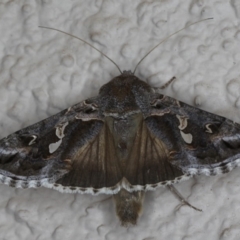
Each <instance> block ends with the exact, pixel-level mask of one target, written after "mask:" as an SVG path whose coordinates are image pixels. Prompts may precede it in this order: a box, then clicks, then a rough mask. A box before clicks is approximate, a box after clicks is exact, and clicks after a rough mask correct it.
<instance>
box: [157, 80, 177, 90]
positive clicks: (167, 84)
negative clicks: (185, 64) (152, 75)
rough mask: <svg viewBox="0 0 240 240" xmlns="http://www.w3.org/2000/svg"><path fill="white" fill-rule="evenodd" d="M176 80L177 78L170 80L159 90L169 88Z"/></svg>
mask: <svg viewBox="0 0 240 240" xmlns="http://www.w3.org/2000/svg"><path fill="white" fill-rule="evenodd" d="M175 79H176V77H172V78H171V79H170V80H168V81H167V82H166V83H165V84H164V85H163V86H161V87H159V89H165V88H166V87H168V86H169V85H170V84H171V83H172V82H173V81H174V80H175Z"/></svg>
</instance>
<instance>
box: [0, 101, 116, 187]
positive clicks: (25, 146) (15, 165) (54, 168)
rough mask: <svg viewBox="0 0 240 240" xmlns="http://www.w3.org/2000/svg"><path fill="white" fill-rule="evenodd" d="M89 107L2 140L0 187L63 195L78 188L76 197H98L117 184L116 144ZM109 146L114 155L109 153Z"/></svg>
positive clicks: (74, 109)
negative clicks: (45, 190)
mask: <svg viewBox="0 0 240 240" xmlns="http://www.w3.org/2000/svg"><path fill="white" fill-rule="evenodd" d="M85 105H86V104H85V103H79V104H76V105H75V106H73V107H71V108H69V109H67V110H64V111H62V112H60V113H58V114H56V115H54V116H52V117H50V118H47V119H45V120H43V121H41V122H38V123H36V124H33V125H32V126H29V127H27V128H24V129H22V130H20V131H17V132H15V133H13V134H11V135H9V136H8V137H6V138H3V139H2V140H1V141H0V181H1V182H2V183H4V184H7V185H10V186H13V187H20V188H27V187H40V186H45V187H50V188H57V189H58V190H60V191H61V190H63V191H64V190H66V191H71V190H73V189H74V187H75V186H78V187H79V188H78V189H76V191H81V190H82V191H85V189H84V188H86V187H87V188H92V189H91V191H93V189H94V188H102V187H105V186H108V185H111V186H113V185H115V184H117V182H118V181H119V178H120V177H119V174H118V170H119V169H118V168H117V166H116V165H115V162H113V161H114V157H113V156H111V155H114V148H111V144H112V139H111V137H110V136H109V133H108V132H107V130H106V128H105V127H104V122H103V121H102V120H101V118H100V117H99V116H98V111H95V112H94V113H92V112H91V109H90V108H89V106H85ZM89 119H92V120H89ZM104 136H107V137H104ZM104 138H105V139H104ZM107 139H109V140H107ZM106 145H108V146H109V147H110V148H111V149H112V151H110V152H107V151H106ZM104 149H105V151H104ZM109 159H110V160H109ZM69 172H70V173H71V174H68V173H69ZM65 175H66V177H63V176H65ZM59 179H61V180H59ZM56 182H57V183H56ZM61 185H63V186H61ZM65 186H68V187H69V186H72V187H73V188H72V189H68V188H66V187H65ZM65 188H66V189H65Z"/></svg>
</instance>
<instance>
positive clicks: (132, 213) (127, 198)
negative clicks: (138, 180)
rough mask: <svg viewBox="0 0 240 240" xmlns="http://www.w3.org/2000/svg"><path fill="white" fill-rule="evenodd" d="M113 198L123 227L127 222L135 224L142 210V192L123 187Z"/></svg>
mask: <svg viewBox="0 0 240 240" xmlns="http://www.w3.org/2000/svg"><path fill="white" fill-rule="evenodd" d="M113 198H114V200H115V204H116V213H117V216H118V217H119V219H120V221H121V224H122V225H123V226H125V227H127V226H128V225H129V224H132V225H135V224H136V223H137V219H138V217H139V216H140V214H141V212H142V203H143V199H144V192H143V191H136V192H128V191H127V190H125V189H121V190H120V191H119V192H118V193H117V194H116V195H114V196H113Z"/></svg>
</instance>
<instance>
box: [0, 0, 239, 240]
mask: <svg viewBox="0 0 240 240" xmlns="http://www.w3.org/2000/svg"><path fill="white" fill-rule="evenodd" d="M209 17H212V18H214V19H213V20H211V21H206V22H202V23H199V24H198V25H194V26H192V27H189V28H187V29H186V30H184V31H182V32H180V33H179V34H178V35H175V36H174V37H172V38H170V39H169V40H168V41H167V42H165V43H164V44H162V45H161V46H159V47H158V48H157V49H156V50H155V51H154V52H153V53H152V54H151V55H149V57H148V58H146V59H145V60H144V62H142V64H141V65H140V66H139V68H138V70H137V72H136V75H137V76H138V77H140V78H141V79H143V80H145V81H147V82H148V83H149V84H150V85H152V86H154V87H160V86H161V85H163V84H164V83H165V82H167V81H168V80H169V79H170V78H172V77H173V76H175V77H176V81H175V82H174V83H172V84H171V85H170V86H169V87H168V88H167V89H166V90H164V91H163V93H164V94H167V95H169V96H171V97H175V98H177V99H179V100H181V101H184V102H186V103H188V104H190V105H192V106H195V107H199V108H202V109H204V110H207V111H209V112H212V113H215V114H219V115H222V116H225V117H228V118H230V119H232V120H234V121H237V122H240V98H239V96H240V67H239V66H240V24H239V23H240V22H239V20H240V3H239V1H237V0H231V1H225V0H211V1H204V0H198V1H197V0H196V1H194V0H191V1H190V0H184V1H182V0H168V1H167V0H162V1H144V0H138V1H127V0H125V1H124V0H123V1H119V0H118V1H117V0H112V1H110V0H109V1H104V0H96V1H85V0H71V1H64V0H36V1H30V0H28V1H27V0H26V1H25V0H15V1H7V0H2V1H0V138H2V137H5V136H7V135H8V134H10V133H12V132H14V131H16V130H19V129H20V128H23V127H26V126H28V125H30V124H33V123H35V122H37V121H39V120H42V119H44V118H46V117H48V116H51V115H53V114H54V113H57V112H59V111H60V110H62V109H65V108H67V107H69V106H71V105H73V104H75V103H77V102H80V101H82V100H83V99H86V98H88V97H92V96H94V95H96V94H97V92H98V89H99V87H100V86H101V85H102V84H104V83H107V82H108V81H109V80H110V79H111V78H113V77H114V76H117V75H118V74H119V72H118V70H117V69H116V68H115V66H114V65H113V64H112V63H111V62H109V61H108V60H107V59H106V58H104V57H103V56H101V55H100V54H99V53H98V52H96V51H95V50H93V49H91V48H90V47H88V46H86V45H85V44H83V43H81V42H80V41H77V40H76V39H73V38H71V37H69V36H66V35H63V34H60V33H57V32H54V31H50V30H45V29H40V28H38V26H39V25H43V26H48V27H55V28H58V29H61V30H64V31H66V32H70V33H72V34H74V35H76V36H79V37H82V38H84V39H85V40H87V41H88V42H90V43H91V44H93V45H94V46H95V47H97V48H99V49H100V50H101V51H103V52H104V53H105V54H107V55H108V56H109V57H111V58H112V59H113V60H114V61H116V62H117V64H118V65H119V66H120V68H121V69H122V70H130V69H131V70H133V69H134V67H135V65H136V64H137V62H138V61H139V60H140V59H141V57H142V56H144V54H145V53H146V52H147V51H148V50H149V49H151V48H152V47H153V46H155V45H156V44H157V43H158V42H159V41H161V40H162V39H163V38H165V37H166V36H168V35H170V34H171V33H173V32H175V31H177V30H179V29H180V28H182V27H184V26H185V25H186V24H189V23H191V22H194V21H197V20H200V19H204V18H209ZM239 182H240V169H235V170H233V171H232V172H230V173H228V174H225V175H221V176H215V177H206V176H198V177H195V178H193V179H191V180H188V181H186V182H182V183H180V184H177V185H176V187H177V189H178V190H179V191H180V192H181V193H182V195H184V196H185V197H186V198H187V199H188V200H189V201H190V202H191V203H192V204H193V205H195V206H196V207H198V208H201V209H202V210H203V212H197V211H194V210H193V209H191V208H189V207H187V206H181V205H180V203H179V201H178V200H177V199H176V197H175V196H174V195H172V193H171V192H169V190H167V189H164V188H159V189H157V190H156V191H153V192H148V193H147V195H146V198H145V202H144V211H143V214H142V216H141V218H140V219H139V221H138V224H137V225H136V226H134V227H130V228H123V227H121V226H120V224H119V220H118V219H117V217H116V215H115V210H114V205H113V202H112V200H111V198H109V196H107V195H99V196H91V195H81V194H61V193H59V192H57V191H54V190H51V189H44V188H41V189H27V190H21V189H13V188H10V187H8V186H5V185H0V240H16V239H18V240H33V239H34V240H46V239H49V240H50V239H54V240H63V239H108V240H112V239H124V240H130V239H149V240H150V239H172V240H180V239H184V240H190V239H194V240H202V239H211V240H218V239H221V240H238V239H240V214H239V213H240V202H239V199H240V186H239Z"/></svg>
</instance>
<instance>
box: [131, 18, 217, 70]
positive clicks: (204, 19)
mask: <svg viewBox="0 0 240 240" xmlns="http://www.w3.org/2000/svg"><path fill="white" fill-rule="evenodd" d="M211 19H213V18H206V19H203V20H200V21H197V22H194V23H191V24H189V25H187V26H186V27H184V28H182V29H180V30H178V31H177V32H175V33H172V34H170V35H169V36H168V37H166V38H165V39H163V40H162V41H161V42H160V43H158V44H157V45H156V46H155V47H153V48H152V49H151V50H150V51H149V52H148V53H147V54H146V55H145V56H144V57H143V58H142V59H141V60H140V61H139V62H138V64H137V65H136V67H135V69H134V71H133V74H135V72H136V70H137V67H138V66H139V65H140V63H141V62H142V61H143V60H144V59H145V58H146V57H147V56H148V55H149V54H150V53H151V52H152V51H153V50H154V49H155V48H157V47H158V46H159V45H161V44H162V43H164V42H165V41H166V40H168V39H169V38H170V37H172V36H173V35H175V34H177V33H179V32H181V31H182V30H184V29H186V28H188V27H190V26H192V25H194V24H197V23H200V22H203V21H207V20H211Z"/></svg>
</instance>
